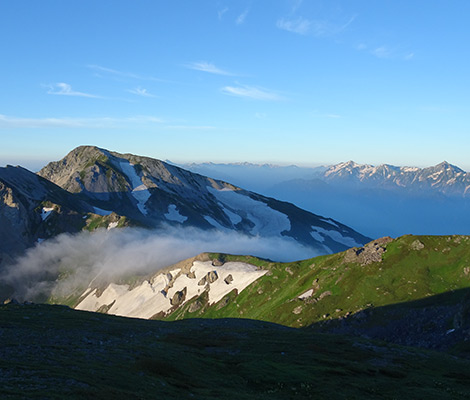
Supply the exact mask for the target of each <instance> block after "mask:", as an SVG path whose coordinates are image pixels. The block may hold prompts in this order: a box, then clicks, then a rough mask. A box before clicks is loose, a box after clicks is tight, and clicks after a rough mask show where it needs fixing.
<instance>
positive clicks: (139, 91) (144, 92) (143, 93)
mask: <svg viewBox="0 0 470 400" xmlns="http://www.w3.org/2000/svg"><path fill="white" fill-rule="evenodd" d="M128 92H129V93H132V94H135V95H137V96H142V97H156V96H155V95H154V94H152V93H149V92H148V90H147V89H144V88H142V87H140V86H139V87H136V88H135V89H129V90H128Z"/></svg>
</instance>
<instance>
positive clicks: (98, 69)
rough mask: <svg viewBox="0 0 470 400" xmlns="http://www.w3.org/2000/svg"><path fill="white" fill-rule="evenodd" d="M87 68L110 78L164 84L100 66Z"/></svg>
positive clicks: (149, 77) (157, 79) (146, 77)
mask: <svg viewBox="0 0 470 400" xmlns="http://www.w3.org/2000/svg"><path fill="white" fill-rule="evenodd" d="M87 68H89V69H91V70H93V71H95V72H97V73H101V74H106V75H110V76H117V77H121V78H131V79H136V80H141V81H154V82H166V81H165V80H164V79H159V78H155V77H153V76H146V75H139V74H134V73H132V72H125V71H118V70H116V69H112V68H107V67H102V66H101V65H94V64H91V65H87Z"/></svg>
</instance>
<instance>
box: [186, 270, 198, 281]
mask: <svg viewBox="0 0 470 400" xmlns="http://www.w3.org/2000/svg"><path fill="white" fill-rule="evenodd" d="M186 276H187V277H188V278H189V279H196V274H195V273H194V271H189V272H188V273H187V274H186Z"/></svg>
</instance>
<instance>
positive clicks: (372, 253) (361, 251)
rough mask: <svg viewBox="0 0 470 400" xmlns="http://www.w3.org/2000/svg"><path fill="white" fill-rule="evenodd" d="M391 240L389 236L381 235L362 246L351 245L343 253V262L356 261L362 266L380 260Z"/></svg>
mask: <svg viewBox="0 0 470 400" xmlns="http://www.w3.org/2000/svg"><path fill="white" fill-rule="evenodd" d="M391 241H393V239H392V238H391V237H388V236H387V237H383V238H380V239H377V240H374V241H372V242H370V243H367V244H366V245H365V246H364V247H360V248H357V247H353V248H352V249H349V250H347V251H346V252H345V254H344V259H343V261H344V262H345V263H358V264H360V265H362V266H364V265H368V264H372V263H377V262H381V261H382V255H383V254H384V253H385V251H386V247H387V244H388V243H390V242H391Z"/></svg>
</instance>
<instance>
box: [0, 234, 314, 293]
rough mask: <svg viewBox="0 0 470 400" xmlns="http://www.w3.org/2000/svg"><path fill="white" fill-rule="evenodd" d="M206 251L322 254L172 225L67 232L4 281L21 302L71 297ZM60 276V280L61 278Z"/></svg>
mask: <svg viewBox="0 0 470 400" xmlns="http://www.w3.org/2000/svg"><path fill="white" fill-rule="evenodd" d="M202 252H221V253H229V254H243V255H254V256H258V257H263V258H269V259H271V260H275V261H294V260H300V259H305V258H309V257H314V256H317V255H319V254H318V252H317V251H315V250H314V249H312V248H308V247H305V246H302V245H300V244H299V243H297V242H295V241H294V240H292V239H291V238H276V237H273V238H265V237H250V236H246V235H242V234H239V233H232V232H216V231H203V230H200V229H195V228H173V227H168V228H166V229H164V230H159V231H148V230H143V229H133V228H127V229H113V230H109V231H105V230H102V231H101V230H100V231H96V232H93V233H89V232H81V233H79V234H76V235H69V234H62V235H59V236H57V237H56V238H54V239H50V240H47V241H45V242H43V243H41V244H39V245H37V246H35V247H34V248H32V249H29V250H28V251H27V252H26V254H25V255H24V256H22V257H21V258H19V259H18V260H17V261H16V262H15V263H14V264H13V265H10V266H9V267H7V269H6V272H5V274H4V275H3V277H0V281H2V282H3V283H4V284H7V285H8V286H11V287H13V288H14V290H15V293H14V296H15V297H16V298H18V299H19V300H33V301H34V300H37V299H38V298H41V297H42V298H44V297H46V296H49V295H51V294H52V295H54V296H61V297H62V296H68V295H70V294H71V293H73V292H75V291H76V290H77V289H78V288H85V287H87V286H88V284H89V283H90V282H91V281H93V280H94V279H96V280H99V281H104V282H110V281H115V280H116V279H119V278H123V277H126V276H129V275H145V274H150V273H152V274H153V273H156V272H158V270H159V269H162V268H164V267H167V266H169V265H172V264H174V263H176V262H178V261H181V260H184V259H186V258H189V257H192V256H195V255H197V254H199V253H202ZM58 276H60V279H57V277H58Z"/></svg>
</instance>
